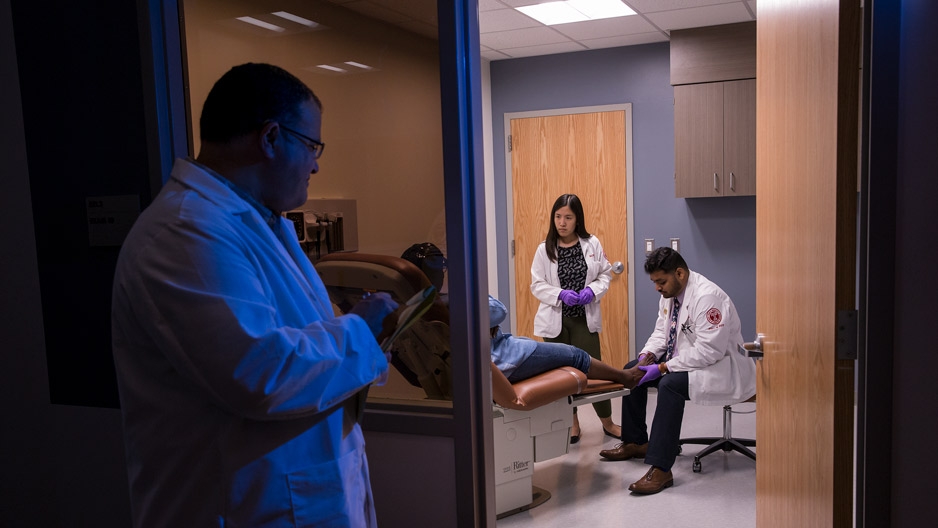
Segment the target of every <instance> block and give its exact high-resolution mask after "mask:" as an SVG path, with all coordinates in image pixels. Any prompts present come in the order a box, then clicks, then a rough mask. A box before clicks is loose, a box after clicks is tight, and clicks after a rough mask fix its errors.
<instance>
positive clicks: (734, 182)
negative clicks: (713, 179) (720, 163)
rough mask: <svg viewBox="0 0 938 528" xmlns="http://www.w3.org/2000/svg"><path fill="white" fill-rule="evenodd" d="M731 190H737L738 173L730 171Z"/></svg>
mask: <svg viewBox="0 0 938 528" xmlns="http://www.w3.org/2000/svg"><path fill="white" fill-rule="evenodd" d="M730 190H731V191H733V192H736V174H734V173H732V172H731V173H730Z"/></svg>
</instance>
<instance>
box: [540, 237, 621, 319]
mask: <svg viewBox="0 0 938 528" xmlns="http://www.w3.org/2000/svg"><path fill="white" fill-rule="evenodd" d="M580 248H581V249H582V250H583V257H584V258H586V286H588V287H589V289H591V290H593V295H594V298H593V302H591V303H589V304H587V305H586V306H585V308H586V325H587V327H589V331H590V332H600V331H602V327H603V319H602V314H601V313H600V311H599V300H600V299H602V298H603V296H605V295H606V291H608V290H609V281H610V280H612V264H610V263H609V260H608V259H607V258H606V253H605V252H604V251H603V246H602V244H600V243H599V239H598V238H596V237H595V236H592V235H590V237H589V238H581V239H580ZM561 291H563V288H561V287H560V278H559V277H558V276H557V261H556V260H554V261H551V260H550V258H549V257H548V256H547V249H546V246H545V243H544V242H541V244H540V245H539V246H537V251H535V253H534V261H533V262H532V263H531V293H533V294H534V296H535V297H537V300H538V301H540V302H541V304H540V306H538V307H537V313H536V314H535V315H534V335H536V336H541V337H557V336H558V335H559V334H560V328H561V323H562V321H563V303H562V302H561V301H560V299H559V298H558V296H559V295H560V292H561Z"/></svg>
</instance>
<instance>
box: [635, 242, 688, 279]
mask: <svg viewBox="0 0 938 528" xmlns="http://www.w3.org/2000/svg"><path fill="white" fill-rule="evenodd" d="M678 268H684V269H685V270H687V271H690V268H688V267H687V262H684V257H682V256H681V254H680V253H678V252H677V251H674V250H673V249H671V248H669V247H667V246H662V247H660V248H658V249H656V250H654V251H652V252H651V253H649V254H648V256H647V257H645V273H647V274H649V275H651V274H652V273H654V272H656V271H663V272H665V273H674V272H675V271H677V269H678Z"/></svg>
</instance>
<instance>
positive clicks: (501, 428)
mask: <svg viewBox="0 0 938 528" xmlns="http://www.w3.org/2000/svg"><path fill="white" fill-rule="evenodd" d="M628 393H629V390H628V389H619V390H613V391H609V392H601V393H595V394H586V395H579V396H576V395H575V396H567V397H566V398H561V399H559V400H555V401H553V402H551V403H548V404H546V405H542V406H540V407H537V408H536V409H532V410H529V411H519V410H515V409H506V408H503V407H500V406H497V405H496V406H494V407H493V420H494V423H493V427H492V430H493V434H494V438H495V442H494V443H495V513H496V515H497V516H498V517H499V518H502V517H506V516H508V515H512V514H514V513H518V512H521V511H524V510H528V509H530V508H533V507H535V506H537V505H539V504H541V503H543V502H544V501H546V500H547V499H549V498H550V492H548V491H547V490H543V489H541V488H537V487H535V486H534V484H533V480H532V479H533V476H534V463H535V462H543V461H545V460H550V459H552V458H556V457H559V456H561V455H565V454H567V451H568V450H569V448H570V428H571V427H573V408H574V407H577V406H580V405H585V404H587V403H595V402H600V401H606V400H610V399H612V398H618V397H621V396H625V395H627V394H628Z"/></svg>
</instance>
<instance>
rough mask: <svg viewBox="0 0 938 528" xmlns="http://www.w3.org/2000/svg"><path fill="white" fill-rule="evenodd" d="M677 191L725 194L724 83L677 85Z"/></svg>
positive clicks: (688, 194)
mask: <svg viewBox="0 0 938 528" xmlns="http://www.w3.org/2000/svg"><path fill="white" fill-rule="evenodd" d="M674 193H675V196H677V197H678V198H681V197H695V196H704V197H705V196H722V195H723V83H706V84H687V85H681V86H675V87H674Z"/></svg>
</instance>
